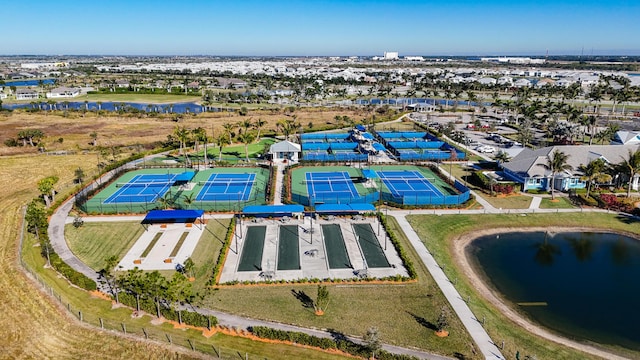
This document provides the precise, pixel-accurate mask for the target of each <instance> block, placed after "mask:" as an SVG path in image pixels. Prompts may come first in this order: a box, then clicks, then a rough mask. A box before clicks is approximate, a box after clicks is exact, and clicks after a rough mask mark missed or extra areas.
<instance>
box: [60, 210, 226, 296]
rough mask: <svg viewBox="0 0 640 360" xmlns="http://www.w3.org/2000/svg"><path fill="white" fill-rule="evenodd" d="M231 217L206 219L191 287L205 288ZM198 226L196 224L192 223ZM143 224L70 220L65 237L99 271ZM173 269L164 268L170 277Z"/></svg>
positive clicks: (122, 252)
mask: <svg viewBox="0 0 640 360" xmlns="http://www.w3.org/2000/svg"><path fill="white" fill-rule="evenodd" d="M230 222H231V220H230V219H211V220H209V221H208V223H207V225H206V227H205V231H204V232H203V234H202V236H201V237H200V240H199V241H198V245H196V249H195V250H194V252H193V254H192V256H191V260H193V262H194V264H195V267H194V270H193V275H194V277H195V278H196V281H195V282H194V285H193V286H194V290H196V292H198V291H203V290H206V289H205V287H206V283H207V281H208V280H209V277H210V276H211V274H212V272H213V267H214V266H215V264H216V260H217V259H218V254H219V253H220V250H221V249H222V244H223V243H224V239H225V236H226V232H227V228H228V227H229V223H230ZM194 226H197V225H194ZM143 232H144V228H143V227H142V225H140V222H137V221H122V222H85V223H84V225H82V226H81V227H79V228H75V227H74V226H73V225H72V224H68V225H67V226H66V227H65V237H66V239H67V243H68V244H69V248H70V249H71V251H72V252H73V253H74V254H75V255H76V256H77V257H78V258H79V259H80V260H82V261H83V262H84V263H85V264H87V265H89V267H91V268H92V269H94V270H96V271H100V270H101V269H103V268H104V266H105V265H106V261H105V259H106V258H108V257H109V256H112V255H115V256H116V257H117V258H118V261H119V260H122V258H123V257H124V255H125V254H126V253H127V251H129V249H130V248H131V247H132V246H133V244H134V243H135V242H136V241H137V240H138V238H140V236H141V235H142V233H143ZM173 273H174V271H173V270H171V271H166V272H163V274H164V275H166V276H167V277H171V275H172V274H173Z"/></svg>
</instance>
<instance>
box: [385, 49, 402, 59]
mask: <svg viewBox="0 0 640 360" xmlns="http://www.w3.org/2000/svg"><path fill="white" fill-rule="evenodd" d="M383 59H384V60H398V59H399V57H398V52H397V51H385V52H384V57H383Z"/></svg>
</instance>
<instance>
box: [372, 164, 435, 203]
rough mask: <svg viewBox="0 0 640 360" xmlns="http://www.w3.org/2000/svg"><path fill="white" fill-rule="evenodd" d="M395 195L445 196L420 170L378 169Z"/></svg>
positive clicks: (381, 177) (381, 178)
mask: <svg viewBox="0 0 640 360" xmlns="http://www.w3.org/2000/svg"><path fill="white" fill-rule="evenodd" d="M376 173H377V174H378V177H380V180H382V182H383V183H384V184H385V185H386V187H387V188H388V189H389V191H390V192H391V195H393V196H402V197H404V196H433V197H444V195H443V194H442V192H440V190H438V189H437V188H436V187H435V186H434V185H433V184H431V183H430V182H429V180H428V179H427V178H425V177H424V175H422V173H420V172H419V171H415V170H414V171H376Z"/></svg>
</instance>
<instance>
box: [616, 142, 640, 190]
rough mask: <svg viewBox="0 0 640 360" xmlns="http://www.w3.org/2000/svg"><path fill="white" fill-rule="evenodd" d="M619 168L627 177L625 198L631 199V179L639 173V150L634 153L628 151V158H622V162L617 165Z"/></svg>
mask: <svg viewBox="0 0 640 360" xmlns="http://www.w3.org/2000/svg"><path fill="white" fill-rule="evenodd" d="M619 165H620V167H621V168H623V169H625V170H626V171H627V175H628V176H629V184H628V186H627V197H631V185H632V184H633V177H634V176H636V174H637V173H638V171H640V149H638V150H636V151H635V152H633V151H631V150H629V156H628V157H627V158H626V159H625V158H622V162H621V163H620V164H619Z"/></svg>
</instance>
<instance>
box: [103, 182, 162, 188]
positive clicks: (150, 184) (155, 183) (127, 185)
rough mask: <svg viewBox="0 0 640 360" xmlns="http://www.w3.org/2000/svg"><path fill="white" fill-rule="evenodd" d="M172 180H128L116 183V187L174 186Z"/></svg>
mask: <svg viewBox="0 0 640 360" xmlns="http://www.w3.org/2000/svg"><path fill="white" fill-rule="evenodd" d="M173 183H174V182H173V181H172V182H166V181H163V182H128V183H116V187H119V188H120V187H165V186H172V185H173Z"/></svg>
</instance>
